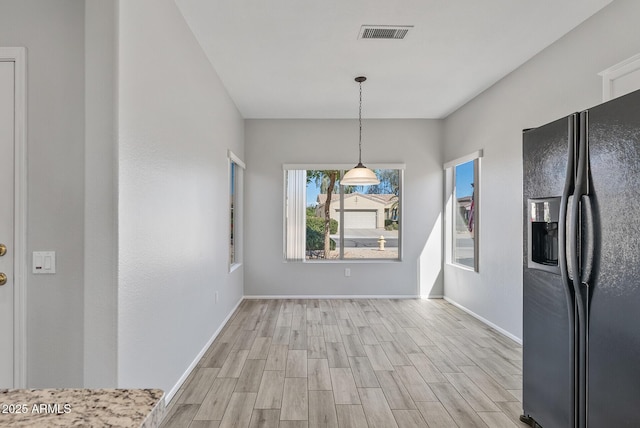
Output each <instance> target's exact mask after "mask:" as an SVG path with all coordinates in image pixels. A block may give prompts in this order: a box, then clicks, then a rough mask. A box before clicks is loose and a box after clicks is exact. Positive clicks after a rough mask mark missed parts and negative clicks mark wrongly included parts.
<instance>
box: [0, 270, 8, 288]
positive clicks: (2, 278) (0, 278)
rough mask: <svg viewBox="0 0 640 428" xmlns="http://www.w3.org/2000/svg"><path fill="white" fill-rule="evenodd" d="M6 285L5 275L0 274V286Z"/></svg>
mask: <svg viewBox="0 0 640 428" xmlns="http://www.w3.org/2000/svg"><path fill="white" fill-rule="evenodd" d="M6 283H7V275H5V274H4V273H2V272H0V285H5V284H6Z"/></svg>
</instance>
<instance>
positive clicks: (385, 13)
mask: <svg viewBox="0 0 640 428" xmlns="http://www.w3.org/2000/svg"><path fill="white" fill-rule="evenodd" d="M611 1H612V0H176V3H177V5H178V7H179V8H180V10H181V11H182V14H183V15H184V17H185V19H186V21H187V23H188V24H189V26H190V27H191V29H192V31H193V33H194V34H195V36H196V38H197V39H198V41H199V42H200V44H201V45H202V47H203V49H204V51H205V52H206V54H207V56H208V57H209V59H210V61H211V63H212V64H213V66H214V68H215V70H216V71H217V73H218V75H219V76H220V78H221V79H222V82H223V83H224V85H225V87H226V88H227V90H228V91H229V94H230V95H231V97H232V98H233V100H234V101H235V103H236V105H237V106H238V109H239V110H240V112H241V114H242V115H243V117H245V118H354V117H357V116H358V84H357V83H356V82H354V80H353V79H354V78H355V77H356V76H359V75H364V76H367V78H368V80H367V81H366V82H365V83H363V112H362V114H363V117H364V118H443V117H446V116H447V115H449V114H450V113H452V112H453V111H455V110H456V109H458V108H459V107H461V106H462V105H464V104H465V103H466V102H467V101H469V100H471V99H472V98H474V97H475V96H476V95H478V94H479V93H481V92H482V91H484V90H485V89H487V88H488V87H490V86H491V85H492V84H494V83H495V82H497V81H498V80H500V79H501V78H502V77H504V76H505V75H507V74H508V73H510V72H511V71H513V70H514V69H516V68H517V67H518V66H520V65H521V64H523V63H524V62H526V61H527V60H528V59H530V58H531V57H532V56H534V55H535V54H536V53H538V52H540V51H541V50H542V49H544V48H545V47H547V46H548V45H550V44H551V43H553V42H554V41H556V40H557V39H559V38H560V37H562V36H563V35H564V34H566V33H567V32H569V31H570V30H571V29H573V28H574V27H576V26H577V25H579V24H580V23H581V22H583V21H584V20H585V19H587V18H588V17H590V16H591V15H593V14H594V13H596V12H597V11H598V10H600V9H601V8H603V7H604V6H606V5H607V4H609V3H610V2H611ZM363 24H372V25H382V24H389V25H413V26H414V28H413V29H412V30H411V31H410V32H409V34H408V35H407V37H406V38H405V39H404V40H362V39H358V34H359V31H360V27H361V25H363Z"/></svg>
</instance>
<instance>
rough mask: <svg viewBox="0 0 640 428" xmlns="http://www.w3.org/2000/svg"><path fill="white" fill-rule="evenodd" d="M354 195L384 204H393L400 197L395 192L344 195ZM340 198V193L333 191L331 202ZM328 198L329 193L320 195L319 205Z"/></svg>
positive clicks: (349, 194) (348, 196)
mask: <svg viewBox="0 0 640 428" xmlns="http://www.w3.org/2000/svg"><path fill="white" fill-rule="evenodd" d="M354 196H362V197H364V198H367V199H370V200H372V201H375V202H378V203H381V204H384V205H388V204H391V203H393V202H395V201H397V200H398V197H397V196H396V195H394V194H382V195H369V194H366V193H358V192H355V193H347V194H345V195H344V198H345V199H348V198H352V197H354ZM339 199H340V193H333V194H331V202H333V201H338V200H339ZM326 200H327V194H326V193H321V194H319V195H318V206H322V205H324V203H325V201H326Z"/></svg>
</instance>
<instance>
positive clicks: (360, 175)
mask: <svg viewBox="0 0 640 428" xmlns="http://www.w3.org/2000/svg"><path fill="white" fill-rule="evenodd" d="M365 80H367V78H366V77H364V76H360V77H356V82H358V84H359V85H360V109H359V110H358V123H359V125H360V138H359V140H358V165H356V166H354V167H353V168H352V169H351V170H349V171H348V172H347V173H346V174H345V175H344V177H342V180H341V181H340V184H341V185H343V186H368V185H372V184H380V180H378V177H376V174H375V173H374V172H373V171H371V170H370V169H369V168H367V167H366V166H364V165H362V82H364V81H365Z"/></svg>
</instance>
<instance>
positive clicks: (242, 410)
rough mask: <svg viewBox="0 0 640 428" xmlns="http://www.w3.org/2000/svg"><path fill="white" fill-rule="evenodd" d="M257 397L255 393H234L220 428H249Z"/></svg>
mask: <svg viewBox="0 0 640 428" xmlns="http://www.w3.org/2000/svg"><path fill="white" fill-rule="evenodd" d="M256 395H257V394H256V393H254V392H234V393H233V394H232V395H231V400H229V404H228V406H227V410H226V411H225V412H224V416H223V417H222V421H221V422H220V428H231V427H238V428H243V427H244V428H248V427H249V423H250V422H251V415H252V414H253V405H254V403H255V401H256Z"/></svg>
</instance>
